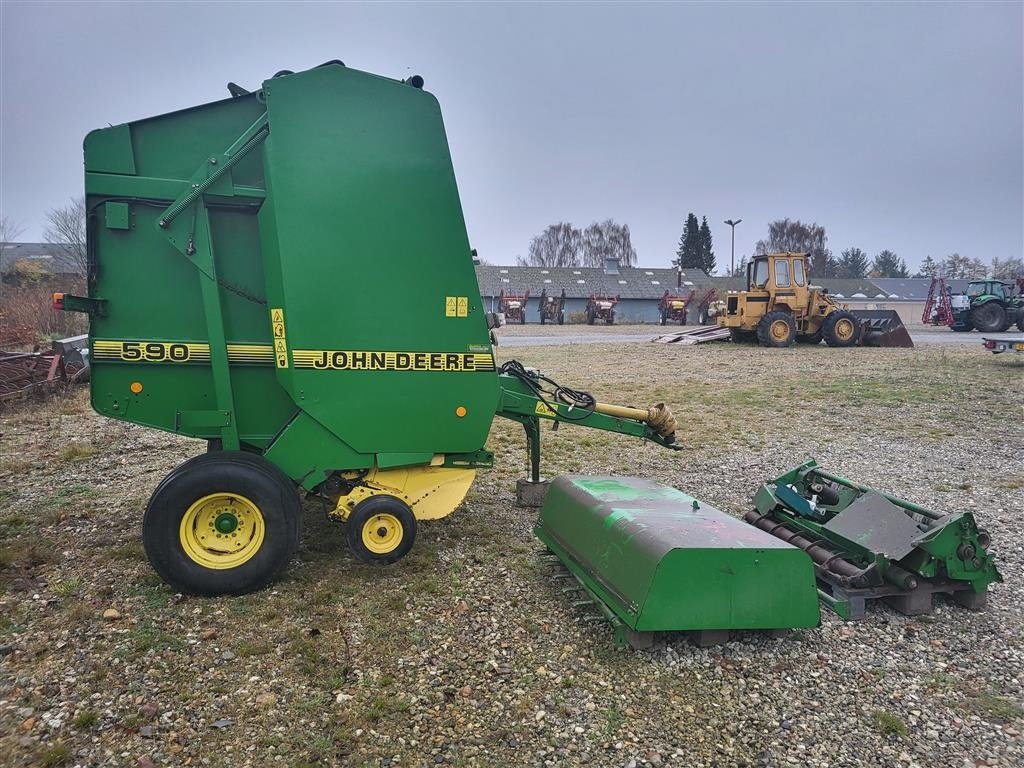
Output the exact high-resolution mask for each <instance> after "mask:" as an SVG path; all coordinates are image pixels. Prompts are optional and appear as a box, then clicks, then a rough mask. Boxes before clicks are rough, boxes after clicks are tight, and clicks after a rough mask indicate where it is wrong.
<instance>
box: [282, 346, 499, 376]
mask: <svg viewBox="0 0 1024 768" xmlns="http://www.w3.org/2000/svg"><path fill="white" fill-rule="evenodd" d="M292 361H293V362H294V363H295V367H296V368H312V369H314V370H318V371H442V372H470V371H493V370H494V355H491V354H486V355H483V354H472V353H469V354H467V353H465V352H382V351H369V350H337V349H293V350H292Z"/></svg>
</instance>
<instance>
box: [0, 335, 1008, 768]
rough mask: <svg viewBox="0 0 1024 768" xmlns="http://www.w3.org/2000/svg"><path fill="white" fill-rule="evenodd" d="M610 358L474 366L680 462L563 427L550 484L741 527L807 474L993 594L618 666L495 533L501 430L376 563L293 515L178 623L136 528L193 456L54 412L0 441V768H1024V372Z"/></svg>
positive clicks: (863, 356) (509, 452)
mask: <svg viewBox="0 0 1024 768" xmlns="http://www.w3.org/2000/svg"><path fill="white" fill-rule="evenodd" d="M609 341H610V343H608V344H597V345H564V346H548V347H537V348H531V349H523V350H515V349H512V348H506V347H499V348H498V350H499V355H500V356H502V357H508V356H509V355H510V354H511V353H513V352H516V353H518V356H519V357H520V358H521V359H522V360H523V361H524V362H525V363H526V364H528V365H532V366H535V367H539V368H541V369H542V370H543V371H544V372H545V373H546V374H548V375H550V376H552V377H553V378H555V379H557V380H559V381H561V382H564V383H566V384H569V385H571V386H573V387H576V388H582V389H587V390H589V391H591V392H593V393H594V394H595V395H598V396H599V398H600V399H601V400H604V401H608V402H618V403H621V404H627V405H647V404H651V403H654V402H662V401H663V402H666V403H668V404H670V405H671V406H672V408H673V410H674V411H675V413H676V415H677V417H678V418H679V421H680V424H681V425H682V429H681V433H680V435H679V437H680V441H681V443H682V444H683V445H684V446H685V450H683V451H681V452H670V451H667V450H664V449H661V448H659V447H658V446H655V445H651V444H641V443H638V442H636V441H633V440H629V439H627V438H624V437H616V436H613V435H608V434H604V433H599V432H593V431H587V430H582V429H579V428H572V427H568V426H566V427H563V428H562V429H560V430H559V431H558V432H550V431H547V430H545V431H544V434H543V441H544V472H545V474H546V475H554V474H558V473H567V472H573V473H590V474H606V473H612V474H630V475H642V476H649V477H652V478H654V479H656V480H659V481H661V482H664V483H668V484H671V485H675V486H677V487H680V488H682V489H684V490H686V491H688V492H690V493H692V494H693V495H695V496H697V497H699V498H701V499H704V500H705V501H707V502H709V503H711V504H713V505H715V506H717V507H719V508H720V509H723V510H725V511H727V512H730V513H732V514H737V515H739V514H742V512H743V511H744V510H745V509H747V508H748V507H749V505H750V500H751V497H752V495H753V493H754V491H755V490H756V488H757V486H758V485H759V484H760V483H762V482H764V481H766V480H767V479H769V478H771V477H774V476H775V475H778V474H780V473H781V472H783V471H785V470H786V469H789V468H790V467H792V466H793V465H795V464H797V463H799V462H801V461H803V460H804V459H806V458H808V457H815V458H817V459H818V461H819V463H821V464H822V465H824V466H826V467H828V468H830V469H832V470H833V471H836V472H838V473H840V474H843V475H846V476H848V477H851V478H855V479H857V480H859V481H861V482H864V483H867V484H869V485H873V486H877V487H879V488H882V489H884V490H887V491H891V492H893V493H896V494H897V495H900V496H903V497H905V498H907V499H910V500H912V501H915V502H918V503H921V504H925V505H927V506H930V507H933V508H934V509H937V510H940V511H954V510H959V509H972V510H974V511H975V512H976V513H977V515H978V518H979V520H980V522H981V524H982V525H984V526H985V527H986V528H988V529H989V530H990V531H991V533H992V538H993V541H994V542H995V545H994V546H995V548H996V550H997V551H998V553H999V556H1000V560H999V567H1000V570H1001V571H1002V573H1003V575H1004V576H1005V578H1006V582H1005V583H1004V584H1001V585H996V586H995V587H994V588H993V590H992V593H991V595H990V599H989V605H988V607H987V609H986V610H985V611H982V612H978V613H970V612H967V611H965V610H963V609H960V608H957V607H954V606H952V605H951V604H947V603H945V602H941V603H940V604H939V606H938V610H937V611H936V612H935V613H934V614H932V615H930V616H926V617H921V618H917V619H910V618H907V617H904V616H902V615H900V614H897V613H894V612H892V611H890V610H888V609H886V608H883V607H877V606H876V607H873V608H872V609H871V610H870V611H869V614H868V616H867V618H866V619H865V620H864V621H862V622H859V623H856V624H847V623H844V622H842V621H840V620H839V619H837V618H836V617H835V616H833V615H830V614H827V613H826V614H825V615H824V617H823V625H822V626H821V627H820V628H818V629H816V630H808V631H803V632H794V633H790V634H789V635H787V636H784V637H782V638H767V637H764V636H761V635H758V634H756V633H744V634H741V635H739V636H738V637H737V638H736V639H734V640H733V641H731V642H729V643H728V644H726V645H723V646H719V647H716V648H711V649H698V648H696V647H694V646H692V645H690V644H689V643H688V642H687V641H686V640H685V639H682V638H675V637H670V638H667V639H665V640H663V641H662V642H660V643H659V644H658V645H657V646H656V648H655V650H654V651H652V652H637V651H623V650H618V649H616V648H615V647H614V645H613V644H612V642H611V633H610V631H609V630H608V628H607V627H606V626H604V625H602V624H587V623H582V622H581V621H579V617H578V615H577V614H576V613H574V612H573V610H572V609H571V608H570V607H569V605H568V602H567V601H566V600H565V599H564V598H563V596H562V595H561V594H560V592H559V590H558V588H557V587H556V586H555V585H553V584H552V581H551V579H550V574H551V571H550V566H548V565H546V564H545V563H544V562H543V560H542V559H541V558H540V557H539V555H540V553H541V547H540V546H539V545H538V544H537V543H536V542H535V540H534V539H533V538H532V535H531V526H532V522H533V517H534V512H533V511H529V510H523V509H518V508H515V507H514V506H513V504H512V501H513V498H514V490H513V488H514V481H515V479H516V478H517V477H521V476H523V475H524V473H525V467H526V455H525V450H524V441H523V439H522V434H521V428H520V427H519V426H518V425H516V424H513V423H511V422H496V423H495V425H494V427H493V428H492V431H491V435H490V438H489V441H488V447H489V448H490V449H491V450H493V451H494V453H495V459H496V468H495V469H494V470H491V471H487V472H481V473H480V475H479V476H478V478H477V482H476V484H475V485H474V487H473V489H472V490H471V492H470V495H469V497H468V499H467V501H466V503H465V505H464V506H463V507H462V508H461V509H459V510H458V511H457V512H456V513H455V514H454V515H452V516H451V517H449V518H447V519H445V520H443V521H438V522H435V523H428V524H424V525H423V526H422V527H421V529H420V534H419V537H418V539H417V543H416V546H415V548H414V550H413V552H412V554H411V555H410V556H409V557H407V558H406V559H405V560H404V561H402V562H401V563H399V564H397V565H395V566H392V567H390V568H386V569H379V568H372V567H369V566H365V565H361V564H358V563H356V562H355V561H353V559H352V558H351V556H350V555H349V554H348V552H347V551H346V549H345V547H344V537H343V529H342V527H341V525H340V524H336V523H333V522H329V521H328V520H327V519H326V517H325V515H324V513H323V511H322V509H321V508H320V507H319V506H318V505H317V504H315V503H311V504H309V505H307V508H306V520H305V528H304V531H303V539H302V544H301V547H300V550H299V553H298V555H297V557H296V559H295V561H294V562H293V564H292V565H291V567H290V568H289V569H288V570H287V572H286V573H285V575H284V577H283V579H282V580H281V581H280V583H278V584H277V585H276V586H275V587H274V588H272V589H270V590H267V591H264V592H260V593H257V594H253V595H248V596H245V597H241V598H220V599H196V598H189V597H182V596H180V595H175V594H174V593H173V591H172V590H171V589H169V588H168V587H166V586H165V585H164V584H163V583H162V582H160V580H159V579H158V578H157V577H156V576H155V575H154V574H153V573H152V571H151V570H150V568H149V566H148V564H147V563H146V562H145V559H144V555H143V551H142V546H141V541H140V523H141V517H142V512H143V510H144V508H145V504H146V500H147V498H148V496H149V494H150V492H151V491H152V489H153V488H154V487H155V486H156V484H157V483H158V482H159V480H160V479H161V478H162V477H163V476H164V475H165V474H166V473H167V472H169V471H170V470H171V469H172V468H173V467H174V466H175V465H176V464H178V463H179V462H181V461H183V460H184V459H186V458H188V457H189V456H191V455H194V454H195V453H197V452H199V451H201V450H204V448H205V446H204V445H202V444H200V443H198V442H194V441H188V440H184V439H181V438H177V437H175V436H172V435H167V434H163V433H158V432H154V431H150V430H145V429H142V428H138V427H135V426H132V425H128V424H122V423H118V422H114V421H109V420H106V419H102V418H100V417H98V416H96V415H95V414H93V413H92V412H91V411H90V410H89V408H88V403H87V397H86V395H85V393H84V392H82V391H78V392H74V393H71V394H68V395H67V396H65V397H55V398H52V399H50V400H48V401H46V402H42V403H39V402H23V403H19V404H15V405H13V406H11V407H9V408H7V409H6V410H4V411H3V413H2V418H0V429H2V448H3V450H2V457H0V648H2V654H3V655H2V657H0V764H2V765H4V766H7V765H10V766H29V765H32V766H34V765H43V766H58V765H68V766H71V765H82V766H93V765H95V766H100V765H103V766H107V765H119V766H120V765H124V766H140V765H141V766H147V765H150V764H153V765H210V766H263V765H268V764H269V765H283V766H304V765H353V766H363V765H368V766H369V765H373V766H380V765H396V766H397V765H436V764H452V765H480V766H502V765H594V766H624V765H629V764H630V763H631V762H632V764H633V765H645V764H649V765H655V766H657V765H662V764H677V765H681V766H699V765H709V766H710V765H779V764H786V763H787V761H788V762H789V763H790V764H798V765H822V766H825V765H862V764H865V765H867V764H870V765H904V766H910V765H919V766H940V765H942V766H945V765H949V766H957V767H958V768H959V767H960V766H963V765H965V761H970V762H969V764H970V765H975V764H979V765H1020V764H1021V761H1022V760H1024V749H1022V746H1021V734H1020V731H1021V730H1022V729H1024V724H1022V714H1024V712H1022V710H1021V705H1022V703H1024V621H1022V615H1024V607H1022V597H1024V585H1022V576H1021V573H1022V566H1024V522H1022V519H1021V518H1022V514H1024V468H1022V458H1024V439H1022V433H1021V423H1022V415H1024V414H1022V406H1024V364H1022V362H1021V361H1019V360H1014V359H1009V356H1008V355H1003V356H1001V357H998V358H997V357H994V356H992V355H990V354H988V353H985V352H984V351H983V350H981V349H980V347H978V348H975V347H971V348H959V347H957V348H943V347H919V348H918V349H914V350H868V349H851V350H830V349H828V348H826V347H823V346H822V347H819V348H813V349H812V348H806V347H798V348H794V349H789V350H762V349H758V348H753V347H736V346H733V345H730V344H715V345H702V346H697V347H687V348H679V347H674V346H663V345H652V344H621V343H614V340H613V339H610V340H609ZM685 588H686V585H681V589H685ZM105 611H107V612H108V614H107V615H108V616H109V617H110V618H106V619H105V618H104V612H105ZM115 612H116V615H115Z"/></svg>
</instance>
